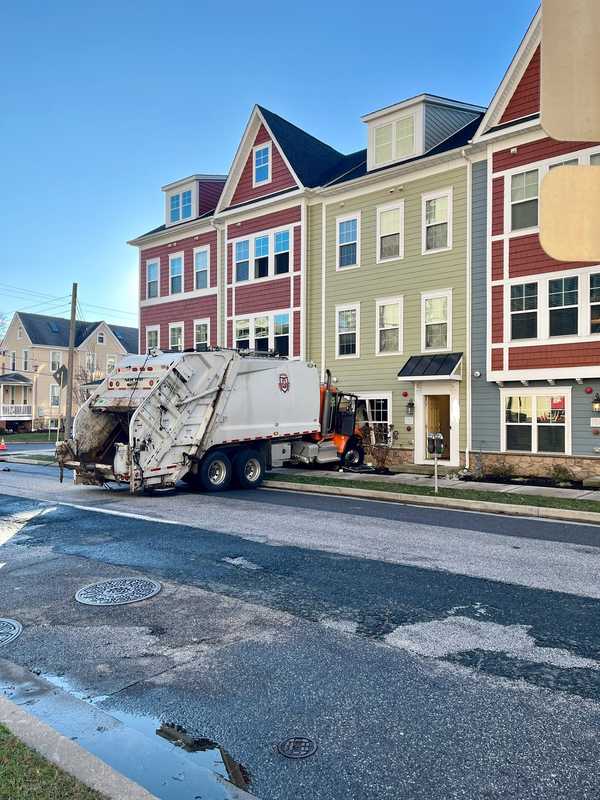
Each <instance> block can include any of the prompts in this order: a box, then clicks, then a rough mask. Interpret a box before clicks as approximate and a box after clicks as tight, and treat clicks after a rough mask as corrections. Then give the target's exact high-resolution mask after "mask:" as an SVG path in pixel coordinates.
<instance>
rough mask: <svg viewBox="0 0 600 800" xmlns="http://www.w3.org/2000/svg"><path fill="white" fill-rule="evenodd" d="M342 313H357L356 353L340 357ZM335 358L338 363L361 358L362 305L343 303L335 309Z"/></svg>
mask: <svg viewBox="0 0 600 800" xmlns="http://www.w3.org/2000/svg"><path fill="white" fill-rule="evenodd" d="M340 311H356V353H351V354H348V355H340ZM335 358H336V361H347V360H349V359H353V358H360V303H342V304H341V305H339V306H336V307H335Z"/></svg>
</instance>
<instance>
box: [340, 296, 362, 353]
mask: <svg viewBox="0 0 600 800" xmlns="http://www.w3.org/2000/svg"><path fill="white" fill-rule="evenodd" d="M335 340H336V358H358V356H359V354H360V306H359V305H351V306H338V307H337V308H336V310H335Z"/></svg>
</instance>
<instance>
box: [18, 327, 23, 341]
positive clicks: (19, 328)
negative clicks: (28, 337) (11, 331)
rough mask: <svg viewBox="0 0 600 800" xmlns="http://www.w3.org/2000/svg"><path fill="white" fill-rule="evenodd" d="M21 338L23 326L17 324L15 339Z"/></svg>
mask: <svg viewBox="0 0 600 800" xmlns="http://www.w3.org/2000/svg"><path fill="white" fill-rule="evenodd" d="M22 338H23V328H22V327H21V326H20V325H19V327H18V328H17V339H22Z"/></svg>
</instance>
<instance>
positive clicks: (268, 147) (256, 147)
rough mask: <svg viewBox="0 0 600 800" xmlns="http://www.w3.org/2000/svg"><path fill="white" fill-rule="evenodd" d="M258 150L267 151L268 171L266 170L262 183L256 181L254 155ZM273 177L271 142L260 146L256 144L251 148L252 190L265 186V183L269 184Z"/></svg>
mask: <svg viewBox="0 0 600 800" xmlns="http://www.w3.org/2000/svg"><path fill="white" fill-rule="evenodd" d="M259 150H268V151H269V169H268V176H267V177H266V178H265V180H264V181H257V180H256V153H257V152H258V151H259ZM272 176H273V142H271V141H268V142H263V143H262V144H256V145H254V147H253V148H252V188H253V189H256V188H257V187H259V186H265V185H266V184H267V183H271V180H272Z"/></svg>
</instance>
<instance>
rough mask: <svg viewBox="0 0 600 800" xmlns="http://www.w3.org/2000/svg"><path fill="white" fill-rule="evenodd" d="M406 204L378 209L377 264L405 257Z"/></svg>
mask: <svg viewBox="0 0 600 800" xmlns="http://www.w3.org/2000/svg"><path fill="white" fill-rule="evenodd" d="M403 234H404V204H402V203H400V204H396V205H389V206H383V207H382V208H378V209H377V262H378V263H379V262H382V261H391V260H394V259H396V258H403V257H404V241H403V240H404V235H403Z"/></svg>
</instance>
